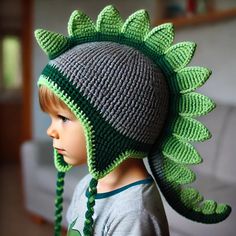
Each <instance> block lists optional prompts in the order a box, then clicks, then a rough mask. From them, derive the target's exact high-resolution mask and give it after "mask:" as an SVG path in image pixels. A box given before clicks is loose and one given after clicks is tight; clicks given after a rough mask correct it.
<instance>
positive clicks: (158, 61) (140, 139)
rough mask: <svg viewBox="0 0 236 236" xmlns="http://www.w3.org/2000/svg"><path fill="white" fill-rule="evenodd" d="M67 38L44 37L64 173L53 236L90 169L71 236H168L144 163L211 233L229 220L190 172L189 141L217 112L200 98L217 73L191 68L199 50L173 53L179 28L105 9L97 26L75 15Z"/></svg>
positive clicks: (44, 81)
mask: <svg viewBox="0 0 236 236" xmlns="http://www.w3.org/2000/svg"><path fill="white" fill-rule="evenodd" d="M68 32H69V37H65V36H63V35H60V34H57V33H52V32H49V31H46V30H37V31H36V33H35V35H36V38H37V41H38V43H39V45H40V46H41V47H42V49H43V50H44V51H45V52H46V53H47V55H48V56H49V58H50V61H49V63H48V64H47V66H46V67H45V69H44V70H43V72H42V74H41V76H40V78H39V81H38V85H39V98H40V104H41V108H42V110H43V111H45V112H47V113H48V114H49V116H50V117H51V121H52V122H51V125H50V127H49V128H48V131H47V133H48V135H49V136H50V137H51V138H52V139H53V147H54V161H55V166H56V168H57V170H58V179H57V197H56V201H55V205H56V215H55V235H60V223H61V212H62V202H63V198H62V194H63V184H64V175H65V173H66V172H67V171H68V170H69V169H70V168H71V167H72V166H75V165H80V164H83V163H87V164H88V168H89V172H90V175H88V176H86V177H85V178H84V179H83V180H82V181H81V182H80V183H79V184H78V185H77V187H76V189H75V192H74V195H73V199H72V203H71V205H70V208H69V210H68V214H67V216H68V221H69V229H68V235H82V232H83V235H86V236H87V235H113V236H114V235H117V236H118V235H119V236H122V235H135V236H137V235H148V236H149V235H150V236H151V235H169V231H168V223H167V220H166V216H165V212H164V208H163V204H162V201H161V198H160V195H159V192H158V189H157V188H156V185H155V184H154V181H153V179H152V177H151V176H150V175H149V173H148V172H147V170H146V168H145V166H144V164H143V161H142V158H144V157H148V161H149V164H150V168H151V171H152V176H153V177H154V178H155V180H156V183H157V184H158V186H159V187H160V189H161V190H162V192H163V194H164V196H165V197H166V199H167V201H168V202H169V203H170V205H171V206H172V207H173V208H174V209H175V210H176V211H178V212H179V213H180V214H182V215H184V216H186V217H188V218H190V219H192V220H196V221H200V222H203V223H216V222H219V221H221V220H223V219H224V218H226V217H227V216H228V214H229V213H230V207H228V206H227V205H223V204H216V203H215V202H214V201H211V200H208V201H205V202H203V203H202V198H201V196H200V195H199V193H198V192H197V191H196V190H195V189H193V188H182V185H183V184H187V183H190V182H192V181H194V179H195V175H194V173H193V172H192V171H191V170H189V169H188V168H187V167H186V165H188V164H197V163H199V162H201V158H200V155H199V154H198V153H197V152H196V150H195V149H194V148H193V147H192V146H191V145H190V144H189V143H188V141H194V140H195V141H199V140H200V141H203V140H206V139H207V138H209V137H210V133H209V131H208V130H207V129H206V128H205V127H204V126H203V125H202V124H201V123H200V122H198V121H196V120H195V119H193V118H192V117H193V116H196V115H202V114H206V113H208V112H209V111H211V110H212V109H213V108H214V103H213V102H212V101H211V100H210V99H209V98H207V97H205V96H203V95H200V94H197V93H193V92H192V91H193V90H194V89H196V88H197V87H199V86H201V85H202V84H203V83H204V82H205V81H206V80H207V79H208V77H209V75H210V72H209V70H207V69H205V68H202V67H186V65H187V64H188V62H189V61H190V60H191V58H192V56H193V53H194V49H195V44H193V43H191V42H183V43H179V44H176V45H173V46H171V44H172V41H173V28H172V25H171V24H164V25H161V26H159V27H156V28H154V29H153V30H151V31H150V30H149V19H148V15H147V13H146V11H143V10H140V11H137V12H135V13H134V14H133V15H131V16H130V17H129V18H128V19H127V20H126V21H125V22H124V23H123V21H122V19H121V18H120V15H119V13H118V11H117V10H116V9H115V8H114V7H112V6H108V7H106V8H105V9H104V10H103V11H102V12H101V13H100V14H99V16H98V19H97V22H96V25H95V24H94V23H93V22H92V20H91V19H90V18H89V17H88V16H86V15H85V14H84V13H82V12H80V11H75V12H73V13H72V16H71V18H70V21H69V24H68Z"/></svg>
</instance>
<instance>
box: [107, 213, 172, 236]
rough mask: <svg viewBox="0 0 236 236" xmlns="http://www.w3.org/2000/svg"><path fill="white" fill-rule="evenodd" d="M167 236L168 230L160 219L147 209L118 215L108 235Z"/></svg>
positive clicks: (109, 228)
mask: <svg viewBox="0 0 236 236" xmlns="http://www.w3.org/2000/svg"><path fill="white" fill-rule="evenodd" d="M111 235H112V236H123V235H124V236H126V235H130V236H147V235H148V236H167V235H169V233H168V231H167V230H165V227H164V226H163V227H162V225H161V223H160V221H159V220H158V219H157V218H156V217H155V216H153V215H151V214H150V213H149V212H147V211H146V210H145V209H143V210H142V211H139V212H130V213H129V214H126V215H122V214H121V215H118V216H117V217H116V218H115V219H114V221H113V222H112V223H111V225H110V226H109V227H108V233H107V236H111Z"/></svg>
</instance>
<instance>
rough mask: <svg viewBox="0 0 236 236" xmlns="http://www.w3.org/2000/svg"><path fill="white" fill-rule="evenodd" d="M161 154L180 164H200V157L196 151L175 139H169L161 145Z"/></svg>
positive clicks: (189, 145)
mask: <svg viewBox="0 0 236 236" xmlns="http://www.w3.org/2000/svg"><path fill="white" fill-rule="evenodd" d="M162 153H163V155H164V156H165V157H168V158H169V159H171V160H173V161H174V162H176V163H180V164H198V163H201V162H202V159H201V156H200V155H199V153H198V152H197V151H196V149H195V148H194V147H193V146H192V145H191V144H190V143H186V142H184V141H182V140H180V139H178V138H176V137H173V136H171V137H169V138H168V139H167V141H166V142H165V143H164V144H163V145H162Z"/></svg>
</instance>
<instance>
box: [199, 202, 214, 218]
mask: <svg viewBox="0 0 236 236" xmlns="http://www.w3.org/2000/svg"><path fill="white" fill-rule="evenodd" d="M216 208H217V203H216V202H215V201H213V200H206V201H204V202H203V204H202V207H201V210H202V213H203V214H206V215H209V214H213V213H215V211H216Z"/></svg>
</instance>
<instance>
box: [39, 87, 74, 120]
mask: <svg viewBox="0 0 236 236" xmlns="http://www.w3.org/2000/svg"><path fill="white" fill-rule="evenodd" d="M38 94H39V104H40V108H41V110H42V111H43V112H47V113H51V114H55V113H56V111H57V109H58V108H62V109H65V110H68V111H69V112H70V113H72V112H71V110H70V109H69V108H68V107H67V105H66V104H65V103H64V102H63V101H62V100H61V99H60V98H59V97H57V96H56V95H55V94H54V93H53V92H52V91H51V90H49V89H48V88H47V87H46V86H40V87H39V93H38ZM72 114H73V113H72ZM73 115H74V114H73Z"/></svg>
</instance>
